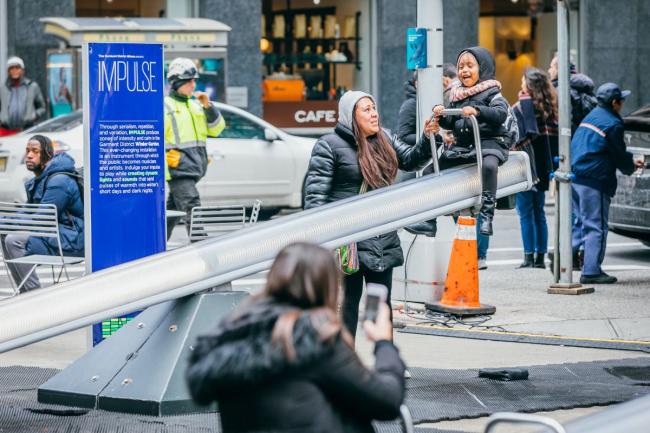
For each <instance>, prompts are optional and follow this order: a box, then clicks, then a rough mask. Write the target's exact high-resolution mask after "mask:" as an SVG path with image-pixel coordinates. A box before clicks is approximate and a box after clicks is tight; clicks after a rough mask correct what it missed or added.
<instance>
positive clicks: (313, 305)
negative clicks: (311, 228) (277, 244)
mask: <svg viewBox="0 0 650 433" xmlns="http://www.w3.org/2000/svg"><path fill="white" fill-rule="evenodd" d="M339 283H340V271H339V269H338V267H337V266H336V262H335V261H334V256H333V254H332V252H331V251H328V250H326V249H325V248H322V247H319V246H318V245H313V244H308V243H304V242H297V243H293V244H290V245H288V246H286V247H284V248H283V249H282V250H281V251H280V252H279V253H278V255H277V256H276V257H275V261H274V262H273V265H272V266H271V270H270V271H269V274H268V277H267V281H266V287H265V288H264V291H263V292H262V293H261V294H260V295H259V296H260V297H269V298H272V299H273V300H275V301H278V302H282V303H287V304H290V305H295V306H296V307H299V308H300V310H296V311H291V312H289V313H285V314H283V315H282V316H280V317H279V318H278V320H277V321H276V322H275V326H274V327H273V332H272V336H271V339H272V341H273V342H274V343H277V344H279V345H280V346H281V347H282V349H283V350H284V353H285V356H286V357H287V359H289V360H293V359H295V356H296V352H295V349H294V347H293V327H294V325H295V323H296V320H298V318H299V317H300V315H301V314H303V313H304V312H307V313H308V314H309V316H310V320H311V323H312V326H313V327H314V329H315V330H316V332H317V333H318V336H319V338H320V340H321V341H333V340H334V338H335V337H336V336H337V335H339V334H341V335H342V336H343V339H344V341H346V343H348V344H350V345H351V342H352V338H351V337H350V335H349V334H348V333H347V332H346V331H345V330H344V328H343V327H342V325H341V320H340V319H339V317H338V315H337V314H336V309H337V302H338V292H339Z"/></svg>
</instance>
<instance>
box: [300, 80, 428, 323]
mask: <svg viewBox="0 0 650 433" xmlns="http://www.w3.org/2000/svg"><path fill="white" fill-rule="evenodd" d="M425 130H426V132H425V134H423V136H422V137H421V138H420V140H418V142H417V143H416V144H415V145H413V146H409V145H408V144H406V143H404V142H403V141H402V140H400V138H399V137H398V136H397V135H394V134H392V133H390V132H389V131H387V130H385V129H383V128H382V127H381V123H380V121H379V113H378V112H377V107H376V104H375V99H374V98H373V97H372V96H371V95H369V94H367V93H364V92H360V91H348V92H346V93H345V94H344V95H343V97H341V100H340V101H339V119H338V123H337V125H336V127H335V129H334V132H333V133H331V134H327V135H324V136H323V137H321V138H320V139H318V141H317V142H316V144H315V145H314V149H313V151H312V155H311V159H310V161H309V168H308V170H307V179H306V182H305V209H311V208H315V207H318V206H322V205H324V204H327V203H331V202H334V201H337V200H341V199H344V198H348V197H352V196H355V195H357V194H359V193H360V192H363V190H366V189H367V190H374V189H379V188H382V187H385V186H389V185H392V184H393V183H394V182H395V177H396V175H397V169H398V168H400V169H402V170H404V171H414V170H417V169H420V168H422V167H424V166H425V165H426V164H427V162H428V161H429V160H430V159H431V145H430V141H429V138H428V135H431V134H435V133H437V132H438V130H437V129H435V128H434V123H433V122H427V123H426V126H425ZM362 186H363V188H362ZM357 249H358V256H359V271H358V272H356V273H354V274H352V275H347V276H345V281H344V283H345V296H344V301H343V322H344V323H345V326H346V327H347V329H348V331H350V333H351V334H352V336H354V335H355V334H356V331H357V321H358V316H359V300H360V299H361V293H362V290H363V282H364V280H365V282H366V283H369V282H372V283H379V284H382V285H384V286H386V287H387V288H388V297H387V301H388V302H390V289H391V285H392V280H393V268H394V267H395V266H400V265H402V264H403V263H404V254H403V252H402V248H401V246H400V240H399V237H398V236H397V232H394V231H393V232H390V233H386V234H383V235H380V236H375V237H374V238H371V239H366V240H363V241H361V242H358V243H357Z"/></svg>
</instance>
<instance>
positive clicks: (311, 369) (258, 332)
mask: <svg viewBox="0 0 650 433" xmlns="http://www.w3.org/2000/svg"><path fill="white" fill-rule="evenodd" d="M339 274H340V271H339V270H338V268H337V265H336V262H335V260H334V258H333V256H332V253H331V252H330V251H328V250H326V249H324V248H321V247H319V246H316V245H311V244H306V243H296V244H292V245H289V246H287V247H285V248H284V249H283V250H282V251H280V253H279V254H278V255H277V257H276V258H275V261H274V262H273V265H272V266H271V270H270V272H269V275H268V278H267V283H266V287H265V289H264V291H263V292H262V293H261V294H259V295H255V296H252V297H251V298H250V299H248V300H247V301H244V303H243V304H242V305H241V306H240V307H239V308H237V309H236V311H235V312H234V313H233V314H231V315H230V316H229V317H227V318H226V319H224V320H223V321H222V322H221V323H220V324H219V326H218V327H217V329H216V330H215V331H214V332H212V333H210V334H208V335H204V336H201V337H199V338H198V341H197V342H196V344H195V345H194V348H193V350H192V354H191V357H190V360H189V367H188V369H187V374H186V376H187V381H188V385H189V390H190V393H191V395H192V397H193V398H194V400H195V401H196V402H197V403H200V404H209V403H211V402H212V401H216V402H217V403H218V405H219V416H220V418H221V428H222V430H223V432H224V433H231V432H238V433H239V432H251V433H252V432H271V431H272V432H278V433H279V432H322V433H343V432H350V433H352V432H371V431H374V430H373V428H372V425H371V421H372V420H391V419H395V418H396V417H398V416H399V413H400V411H399V409H400V405H401V404H402V401H403V400H404V391H405V386H404V363H403V362H402V360H401V359H400V356H399V353H398V351H397V349H396V348H395V346H394V345H393V343H392V342H391V336H392V331H393V329H392V325H391V322H390V318H389V316H390V311H389V308H388V306H386V305H385V304H381V305H380V306H379V310H378V315H377V319H376V322H370V321H365V322H364V324H363V325H364V330H365V334H366V337H367V338H368V340H370V341H371V342H374V343H375V350H374V353H375V368H374V369H367V368H366V367H364V365H363V363H362V362H361V361H360V360H359V358H358V357H357V355H356V354H355V352H354V342H353V340H352V337H351V336H350V334H349V333H348V332H347V331H346V329H345V328H344V327H343V325H342V323H341V320H340V318H339V316H338V315H337V313H336V309H337V303H338V299H337V298H338V293H339V282H340V281H339V278H340V276H339Z"/></svg>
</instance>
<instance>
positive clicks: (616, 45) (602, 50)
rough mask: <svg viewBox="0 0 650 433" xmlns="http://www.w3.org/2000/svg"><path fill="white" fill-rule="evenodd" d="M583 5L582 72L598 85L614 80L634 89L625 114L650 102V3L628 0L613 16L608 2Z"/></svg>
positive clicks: (597, 0) (596, 0) (593, 0)
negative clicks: (649, 81)
mask: <svg viewBox="0 0 650 433" xmlns="http://www.w3.org/2000/svg"><path fill="white" fill-rule="evenodd" d="M623 3H625V6H623ZM580 7H581V9H580V14H584V15H583V16H582V18H581V23H582V28H581V29H580V31H581V35H580V36H581V38H582V40H583V45H582V46H583V47H584V48H583V49H584V53H582V54H581V55H582V58H583V62H582V65H583V72H584V73H586V74H587V75H589V76H590V77H591V78H593V80H594V82H595V83H596V86H599V85H600V84H602V83H605V82H608V81H612V82H615V83H617V84H618V85H619V86H621V88H624V89H629V90H631V91H632V94H631V95H630V96H629V97H628V98H627V101H626V105H625V107H624V113H629V112H630V111H632V110H634V109H636V108H639V107H641V106H643V105H647V104H650V85H648V76H649V75H648V71H650V38H649V37H648V28H647V26H648V23H649V22H650V2H648V1H647V0H625V2H621V7H617V8H616V13H615V14H614V15H613V9H612V7H611V5H610V2H609V1H603V0H583V1H582V2H581V3H580Z"/></svg>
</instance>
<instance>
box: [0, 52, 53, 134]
mask: <svg viewBox="0 0 650 433" xmlns="http://www.w3.org/2000/svg"><path fill="white" fill-rule="evenodd" d="M7 75H8V76H7V81H6V82H5V83H4V85H3V86H1V87H0V136H3V135H11V134H15V133H18V132H20V131H22V130H23V129H27V128H29V127H31V126H33V125H34V124H36V123H37V122H38V121H39V119H41V118H42V117H43V116H44V115H45V101H44V100H43V94H42V93H41V88H40V87H39V86H38V83H37V82H36V81H32V80H30V79H29V78H27V77H26V76H25V63H24V62H23V59H21V58H20V57H15V56H14V57H10V58H9V60H7Z"/></svg>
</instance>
